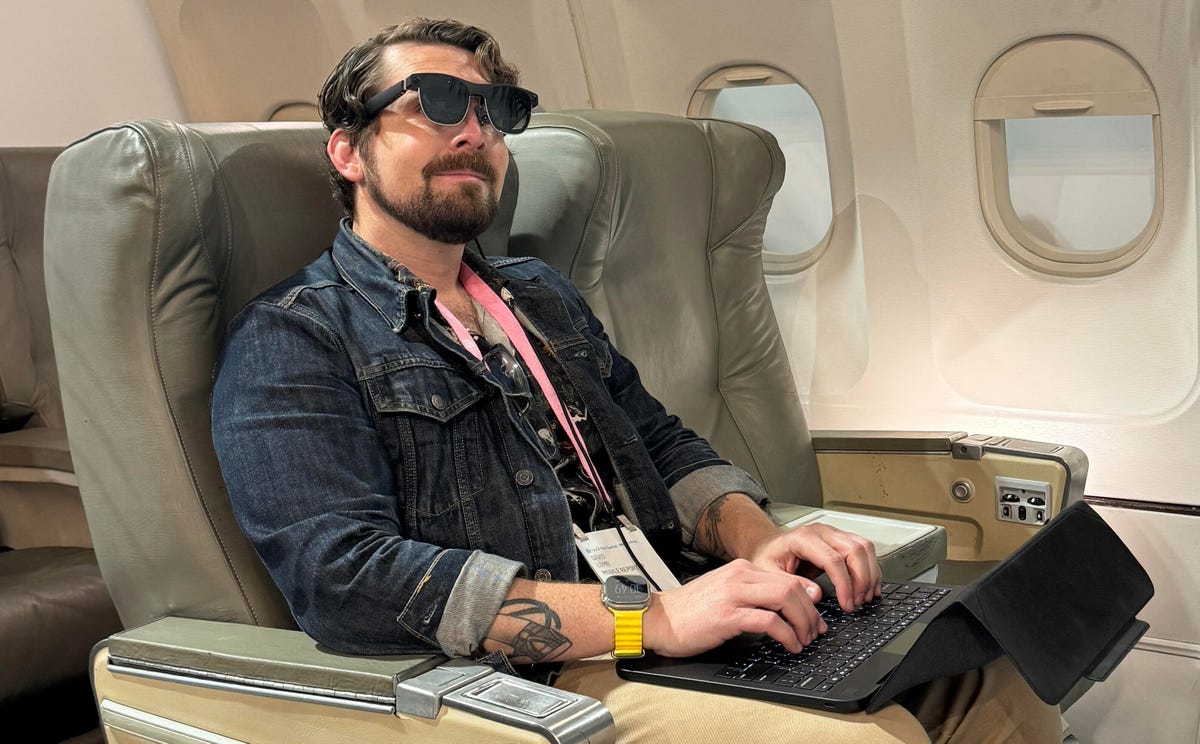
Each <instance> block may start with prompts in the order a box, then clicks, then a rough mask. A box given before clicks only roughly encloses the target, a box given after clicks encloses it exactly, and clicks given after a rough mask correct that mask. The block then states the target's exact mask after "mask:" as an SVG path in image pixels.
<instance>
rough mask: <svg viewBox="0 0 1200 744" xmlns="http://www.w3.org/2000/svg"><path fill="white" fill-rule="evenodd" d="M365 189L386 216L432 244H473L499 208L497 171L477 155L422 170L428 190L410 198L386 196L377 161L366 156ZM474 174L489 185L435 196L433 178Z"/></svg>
mask: <svg viewBox="0 0 1200 744" xmlns="http://www.w3.org/2000/svg"><path fill="white" fill-rule="evenodd" d="M363 161H364V165H365V166H366V167H365V168H364V169H363V186H364V188H365V189H366V191H367V193H368V194H370V196H371V198H372V199H374V200H375V203H376V204H378V205H379V206H380V207H381V208H382V209H383V210H384V211H385V212H387V213H388V214H389V215H391V216H392V217H394V218H395V219H397V220H398V221H399V222H400V223H401V224H403V225H407V226H408V227H409V228H411V229H412V230H415V231H416V232H418V233H420V234H421V235H424V236H425V237H427V238H429V239H430V240H436V241H437V242H439V243H448V244H451V245H462V244H464V243H466V242H468V241H470V240H474V239H475V238H477V237H479V235H480V234H481V233H482V232H483V231H484V230H486V229H487V228H488V225H490V224H492V218H494V217H495V216H496V210H497V208H498V207H499V199H497V198H496V169H495V168H493V167H492V164H491V163H489V162H488V160H487V158H485V157H484V156H482V155H480V154H479V153H475V152H464V153H454V154H451V155H447V156H445V157H442V158H438V159H437V160H434V161H432V162H430V163H429V164H427V165H426V166H425V167H424V168H422V169H421V175H422V176H423V178H424V181H425V187H424V188H423V189H422V190H421V191H420V193H417V194H412V195H409V196H408V197H407V198H402V197H401V198H393V196H392V195H390V194H386V193H384V190H383V188H382V187H381V186H380V184H379V180H378V179H377V178H376V177H375V158H374V156H373V155H372V154H371V153H370V152H369V151H368V152H367V153H364V158H363ZM463 169H468V170H473V171H475V172H476V173H479V174H481V175H483V176H484V178H486V179H487V184H486V185H485V184H478V183H466V184H458V185H457V187H456V188H454V189H453V190H452V191H450V192H449V193H441V194H438V193H434V190H433V184H432V182H433V177H434V176H435V175H436V174H438V173H442V172H445V171H453V170H463Z"/></svg>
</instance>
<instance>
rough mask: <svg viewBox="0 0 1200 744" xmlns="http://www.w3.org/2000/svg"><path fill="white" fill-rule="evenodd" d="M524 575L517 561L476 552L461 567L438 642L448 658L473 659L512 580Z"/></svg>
mask: <svg viewBox="0 0 1200 744" xmlns="http://www.w3.org/2000/svg"><path fill="white" fill-rule="evenodd" d="M524 573H525V567H524V566H522V565H521V564H520V563H517V562H516V561H511V560H509V559H507V558H502V557H500V556H498V555H491V554H490V553H481V552H479V551H475V552H474V553H472V554H471V557H470V558H468V559H467V562H466V563H464V564H463V567H462V573H461V574H460V575H459V577H458V581H456V582H454V589H453V590H451V592H450V596H449V597H448V598H447V599H446V608H445V611H444V612H443V613H442V622H441V624H440V625H438V629H437V641H438V644H440V645H441V647H442V650H443V651H444V652H445V653H446V654H448V655H450V656H474V655H475V653H476V652H477V651H478V650H479V648H480V646H481V645H482V643H483V638H484V636H485V635H487V632H488V629H489V628H491V627H492V621H493V620H495V619H496V615H497V614H499V612H500V605H501V604H503V602H504V598H505V597H507V596H508V588H509V586H510V585H511V584H512V581H513V579H514V578H516V577H517V576H518V575H523V574H524Z"/></svg>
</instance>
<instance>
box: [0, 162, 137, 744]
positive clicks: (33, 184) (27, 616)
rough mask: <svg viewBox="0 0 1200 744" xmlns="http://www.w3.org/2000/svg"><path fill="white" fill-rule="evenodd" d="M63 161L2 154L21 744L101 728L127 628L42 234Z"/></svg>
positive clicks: (6, 571)
mask: <svg viewBox="0 0 1200 744" xmlns="http://www.w3.org/2000/svg"><path fill="white" fill-rule="evenodd" d="M59 152H61V148H51V147H45V148H4V149H0V659H3V663H0V720H4V721H5V722H6V724H7V725H6V726H5V735H6V736H15V737H16V738H17V739H20V740H22V741H26V740H29V741H35V740H41V737H58V738H66V737H67V736H70V735H74V734H78V733H81V732H83V731H85V730H87V729H90V728H93V727H94V726H95V725H96V723H95V712H94V708H93V705H92V701H91V695H90V694H89V685H88V683H87V669H88V652H89V651H90V650H91V647H92V646H93V645H94V644H95V643H96V642H97V641H99V640H101V639H103V638H105V637H106V636H108V635H109V634H110V633H113V632H114V631H116V630H119V629H120V627H121V626H120V622H119V620H118V618H117V614H116V610H115V608H114V607H113V604H112V600H111V599H110V598H109V595H108V591H107V589H106V588H105V586H104V582H103V580H102V579H101V576H100V568H99V566H98V565H97V563H96V557H95V554H94V552H93V551H92V549H91V539H90V537H89V535H88V530H87V524H86V522H85V519H84V513H83V505H82V503H81V502H80V498H79V493H78V490H77V489H76V487H75V474H74V469H73V467H72V465H71V453H70V450H69V448H68V446H67V431H66V428H65V426H64V423H63V416H62V404H61V401H60V398H59V390H58V373H57V370H56V369H55V359H54V349H53V345H52V344H51V340H50V319H49V311H48V308H47V304H46V287H45V282H44V280H43V270H42V227H43V215H44V211H45V200H46V184H47V181H48V179H49V175H50V166H51V163H53V161H54V158H55V157H57V156H58V154H59ZM55 740H57V739H55Z"/></svg>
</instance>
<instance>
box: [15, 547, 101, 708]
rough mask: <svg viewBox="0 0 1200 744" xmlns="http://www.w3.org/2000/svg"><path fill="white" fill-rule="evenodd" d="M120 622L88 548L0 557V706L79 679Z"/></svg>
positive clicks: (46, 549)
mask: <svg viewBox="0 0 1200 744" xmlns="http://www.w3.org/2000/svg"><path fill="white" fill-rule="evenodd" d="M120 629H121V620H120V618H118V617H117V611H116V608H114V607H113V603H112V600H111V599H110V598H109V596H108V589H106V588H105V586H104V581H103V580H102V579H101V578H100V568H99V566H97V565H96V555H95V553H93V552H92V551H91V550H90V549H88V548H65V547H44V548H24V549H21V550H8V551H5V552H2V553H0V659H3V660H4V663H2V664H0V701H3V700H7V699H10V698H12V697H16V696H18V695H22V694H26V693H30V692H33V691H36V690H39V689H42V688H44V687H48V686H50V685H53V684H56V683H59V682H62V681H64V680H67V679H70V678H72V677H75V676H78V675H80V674H82V673H84V672H86V670H87V666H88V657H89V654H90V652H91V650H92V646H94V645H95V644H96V643H97V642H98V641H100V640H101V639H103V638H106V637H108V636H109V635H111V634H113V633H115V632H117V631H119V630H120Z"/></svg>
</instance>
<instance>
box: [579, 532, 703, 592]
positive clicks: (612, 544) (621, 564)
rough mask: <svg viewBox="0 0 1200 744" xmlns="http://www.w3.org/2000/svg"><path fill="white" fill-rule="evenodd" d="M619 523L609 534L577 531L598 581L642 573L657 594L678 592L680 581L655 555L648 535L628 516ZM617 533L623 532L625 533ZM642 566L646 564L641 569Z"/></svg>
mask: <svg viewBox="0 0 1200 744" xmlns="http://www.w3.org/2000/svg"><path fill="white" fill-rule="evenodd" d="M617 520H618V521H619V522H620V524H619V525H618V526H617V527H609V528H608V529H606V530H593V531H592V532H586V533H585V532H584V531H583V530H581V529H579V527H575V528H574V532H575V545H576V547H578V548H579V553H580V555H582V556H583V559H584V560H585V561H587V564H588V565H589V566H591V567H592V572H593V573H595V574H596V578H598V579H600V581H601V583H603V581H604V580H605V579H607V578H608V577H609V576H622V575H625V574H638V573H640V574H645V576H646V578H647V579H649V580H650V582H651V584H650V585H651V588H652V589H654V590H655V591H666V590H668V589H678V588H679V586H680V584H679V580H678V579H676V578H675V574H673V573H671V569H669V568H667V564H666V563H664V562H663V559H662V558H660V557H659V555H658V553H656V552H655V550H654V547H653V546H651V545H650V541H649V540H647V539H646V535H645V534H644V533H643V532H642V531H641V530H639V529H638V528H637V527H636V526H634V524H633V523H632V522H630V521H629V520H628V519H626V518H625V516H624V515H619V516H618V517H617ZM617 530H621V533H618V532H617ZM622 534H623V535H624V536H625V539H624V540H622V539H621V535H622ZM626 543H628V544H629V547H628V548H626V547H625V544H626ZM630 550H632V551H633V556H636V557H637V561H636V562H635V561H634V559H633V557H632V556H630V554H629V551H630ZM639 562H640V563H641V564H642V565H641V567H640V568H639V567H638V563H639Z"/></svg>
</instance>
